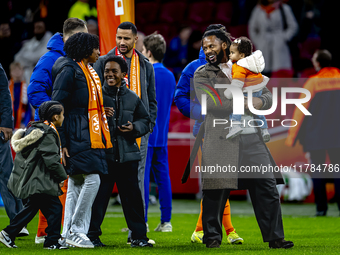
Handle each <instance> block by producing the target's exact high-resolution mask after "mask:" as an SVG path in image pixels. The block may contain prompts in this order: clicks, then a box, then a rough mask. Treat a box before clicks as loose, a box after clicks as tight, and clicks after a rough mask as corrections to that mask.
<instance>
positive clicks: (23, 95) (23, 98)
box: [9, 79, 28, 129]
mask: <svg viewBox="0 0 340 255" xmlns="http://www.w3.org/2000/svg"><path fill="white" fill-rule="evenodd" d="M9 90H10V91H11V97H12V108H13V117H14V115H15V113H14V81H13V79H11V80H10V82H9ZM19 98H20V99H19V100H20V101H19V107H18V111H17V113H16V121H15V123H14V128H15V129H17V128H20V124H21V121H22V118H23V115H24V114H25V111H26V106H27V102H28V99H27V86H26V83H25V82H23V81H22V82H21V89H20V97H19Z"/></svg>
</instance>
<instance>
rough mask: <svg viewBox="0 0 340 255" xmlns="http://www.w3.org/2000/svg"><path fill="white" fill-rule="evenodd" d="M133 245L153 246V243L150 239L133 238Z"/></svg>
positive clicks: (133, 246)
mask: <svg viewBox="0 0 340 255" xmlns="http://www.w3.org/2000/svg"><path fill="white" fill-rule="evenodd" d="M131 247H132V248H135V247H153V245H152V244H151V243H148V241H146V240H143V239H139V240H131Z"/></svg>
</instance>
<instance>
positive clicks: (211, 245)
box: [205, 240, 220, 248]
mask: <svg viewBox="0 0 340 255" xmlns="http://www.w3.org/2000/svg"><path fill="white" fill-rule="evenodd" d="M205 246H206V247H207V248H220V242H219V241H217V240H208V241H207V243H206V245H205Z"/></svg>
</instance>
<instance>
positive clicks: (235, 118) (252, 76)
mask: <svg viewBox="0 0 340 255" xmlns="http://www.w3.org/2000/svg"><path fill="white" fill-rule="evenodd" d="M252 50H253V45H252V43H251V41H250V40H249V39H248V38H247V37H243V36H242V37H239V38H238V39H235V40H234V41H233V42H232V44H231V46H230V54H229V59H230V60H231V61H232V62H233V63H234V64H233V67H232V76H233V80H232V82H231V85H232V86H235V87H239V88H242V90H243V92H245V91H247V90H246V89H245V88H247V87H251V88H252V91H253V93H252V95H253V97H260V96H261V95H262V89H263V88H264V87H265V86H266V84H267V83H268V81H269V78H268V77H266V76H264V75H262V74H261V72H262V71H263V69H264V66H265V64H264V58H263V56H262V52H261V51H260V50H257V51H255V52H254V53H252ZM263 81H265V82H263ZM224 95H225V97H226V98H228V99H232V98H233V96H232V93H231V91H230V89H226V90H225V92H224ZM244 95H245V96H247V93H244ZM241 117H242V116H241V115H239V114H233V113H232V114H230V116H229V120H230V121H232V123H233V124H235V125H234V126H232V127H231V128H230V130H229V133H228V135H227V139H231V138H234V137H236V136H238V135H239V134H241V133H243V129H242V127H241ZM255 117H256V118H257V119H258V120H257V121H256V122H257V124H258V125H259V126H260V127H261V133H262V137H263V141H264V142H269V140H270V134H269V132H268V124H267V121H266V118H265V117H264V116H263V115H256V116H255Z"/></svg>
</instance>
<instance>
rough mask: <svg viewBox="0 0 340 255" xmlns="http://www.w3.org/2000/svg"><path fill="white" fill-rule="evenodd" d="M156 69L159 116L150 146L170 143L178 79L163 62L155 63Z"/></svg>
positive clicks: (151, 136) (150, 139)
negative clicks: (169, 136)
mask: <svg viewBox="0 0 340 255" xmlns="http://www.w3.org/2000/svg"><path fill="white" fill-rule="evenodd" d="M153 68H154V70H155V83H156V85H155V86H156V100H157V118H156V125H155V127H154V129H153V132H152V133H151V135H150V138H149V145H148V146H149V147H162V146H167V145H168V132H169V121H170V110H171V104H172V100H173V98H174V93H175V89H176V80H175V77H174V75H173V74H172V72H170V71H169V70H168V69H166V68H165V67H164V66H163V64H161V63H156V64H153Z"/></svg>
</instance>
